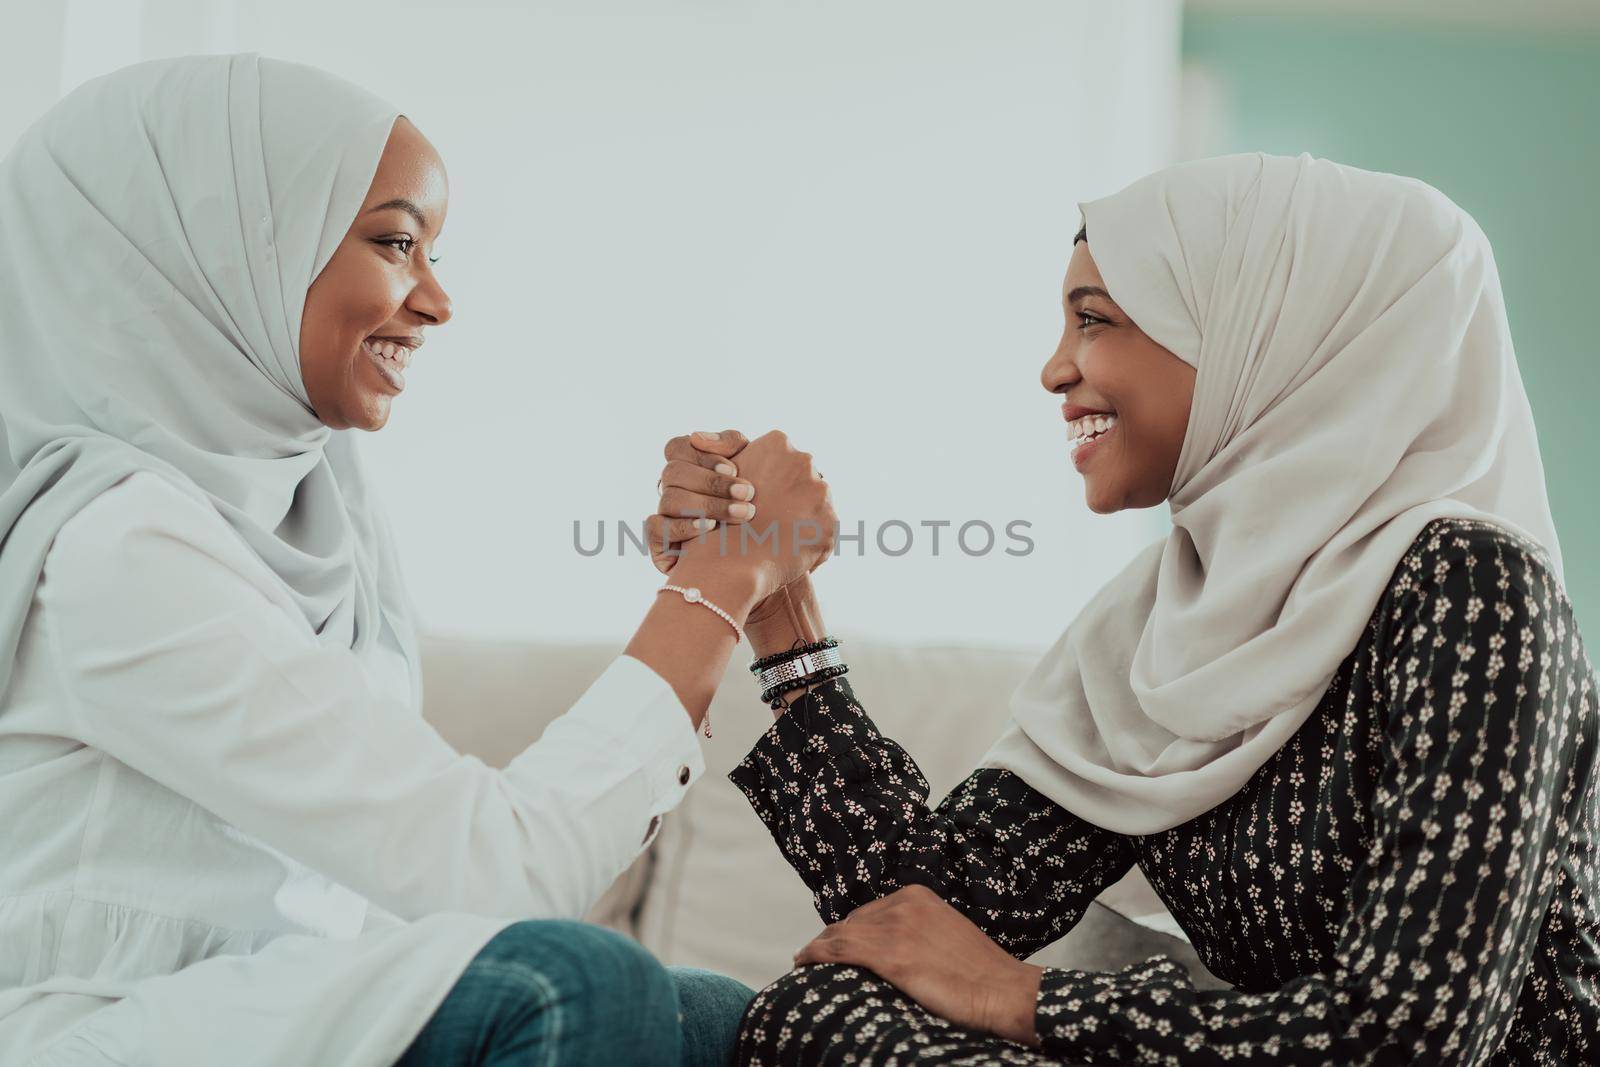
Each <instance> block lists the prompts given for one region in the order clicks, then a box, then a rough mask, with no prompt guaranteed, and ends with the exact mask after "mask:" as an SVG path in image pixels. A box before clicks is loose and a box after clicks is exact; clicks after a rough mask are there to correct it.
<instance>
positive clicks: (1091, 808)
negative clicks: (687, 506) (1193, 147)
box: [696, 154, 1600, 1065]
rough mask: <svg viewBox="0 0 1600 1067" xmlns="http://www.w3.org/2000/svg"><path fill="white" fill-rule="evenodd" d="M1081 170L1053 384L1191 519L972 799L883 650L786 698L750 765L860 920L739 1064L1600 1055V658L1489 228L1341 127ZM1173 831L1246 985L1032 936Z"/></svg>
mask: <svg viewBox="0 0 1600 1067" xmlns="http://www.w3.org/2000/svg"><path fill="white" fill-rule="evenodd" d="M1080 206H1081V209H1082V212H1083V217H1084V221H1085V226H1084V230H1083V231H1080V234H1079V237H1078V239H1077V240H1076V241H1075V242H1074V245H1075V248H1074V253H1073V256H1072V261H1071V263H1070V265H1069V266H1068V270H1067V278H1066V283H1065V287H1064V294H1063V295H1064V298H1065V305H1066V311H1067V317H1068V328H1067V329H1066V331H1065V333H1064V335H1063V337H1062V340H1061V343H1060V345H1059V346H1058V347H1057V349H1056V351H1055V353H1054V354H1053V355H1052V356H1051V357H1050V360H1049V361H1048V362H1047V364H1046V365H1045V367H1044V371H1043V376H1042V379H1043V383H1044V386H1045V388H1046V389H1047V390H1048V391H1050V392H1051V393H1052V394H1064V398H1065V404H1064V414H1065V416H1066V417H1067V419H1068V420H1069V425H1070V427H1071V432H1072V434H1073V436H1074V437H1080V438H1081V437H1087V436H1088V435H1090V434H1099V435H1100V436H1097V437H1096V438H1095V439H1094V440H1093V441H1090V442H1087V443H1083V444H1080V445H1079V446H1078V448H1077V449H1076V450H1075V451H1074V453H1073V457H1072V458H1073V463H1074V465H1075V466H1077V467H1078V469H1079V470H1080V471H1081V472H1082V473H1083V476H1084V478H1085V482H1086V493H1087V497H1088V503H1089V506H1090V508H1091V510H1093V511H1095V512H1096V513H1099V514H1106V513H1109V512H1113V511H1117V510H1119V509H1121V508H1124V507H1151V506H1155V505H1156V504H1159V503H1161V502H1162V501H1167V502H1168V503H1169V504H1170V507H1171V515H1172V523H1173V529H1172V531H1171V533H1170V534H1169V535H1168V536H1167V537H1165V538H1162V539H1160V540H1158V541H1156V542H1155V543H1152V544H1151V545H1150V546H1149V547H1148V548H1146V549H1145V550H1143V551H1141V552H1140V553H1139V554H1138V555H1137V556H1135V557H1134V559H1133V560H1132V561H1131V562H1130V563H1129V564H1128V565H1127V566H1126V567H1125V568H1124V569H1123V570H1122V572H1121V573H1119V574H1118V575H1117V576H1116V577H1115V578H1113V579H1112V580H1111V581H1110V582H1108V583H1106V585H1105V586H1104V587H1103V588H1102V589H1101V590H1100V591H1099V592H1098V593H1097V594H1096V595H1095V597H1094V598H1093V599H1092V600H1091V601H1090V602H1089V603H1088V604H1087V605H1086V606H1085V608H1084V609H1083V611H1082V613H1081V614H1080V615H1079V617H1078V618H1077V619H1076V620H1074V621H1073V623H1072V624H1071V625H1070V626H1069V627H1068V628H1067V630H1066V632H1065V633H1064V634H1063V635H1062V636H1061V638H1060V639H1059V640H1058V641H1057V642H1056V643H1055V645H1054V647H1052V648H1051V649H1050V651H1049V652H1048V654H1047V655H1046V656H1045V657H1044V659H1043V660H1042V661H1041V662H1040V663H1039V665H1038V666H1037V668H1036V669H1035V670H1034V671H1033V673H1032V674H1031V675H1030V676H1029V677H1028V678H1027V679H1026V681H1025V682H1024V683H1023V684H1022V685H1021V686H1020V687H1019V688H1018V690H1017V692H1016V693H1015V694H1014V696H1013V698H1012V703H1011V708H1012V712H1013V721H1012V722H1011V724H1010V725H1009V727H1008V728H1007V730H1006V731H1005V733H1004V734H1003V735H1002V736H1001V737H1000V738H999V740H998V741H997V742H996V743H995V744H994V745H993V747H992V749H991V750H990V751H989V752H988V754H987V755H986V756H985V758H984V759H983V760H982V761H981V766H980V768H979V769H978V770H977V771H975V772H974V773H973V774H972V775H971V777H969V778H968V779H967V780H966V781H965V782H963V783H962V784H961V785H959V786H958V787H957V788H956V789H954V790H953V791H952V792H951V794H950V795H949V796H948V797H947V798H945V800H944V801H943V802H942V803H941V804H940V805H939V806H938V807H937V808H936V809H933V810H930V809H929V807H928V806H927V803H926V801H927V796H928V786H927V783H926V781H925V780H924V779H923V778H922V776H921V774H920V772H919V771H918V770H917V767H916V764H915V763H914V762H913V761H912V760H911V758H910V756H908V755H907V754H906V753H905V752H904V751H903V750H902V749H901V748H900V747H899V746H898V745H896V744H895V743H894V742H892V741H890V740H888V739H886V738H884V737H882V736H881V735H880V734H879V733H878V732H877V730H876V729H875V727H874V726H873V725H872V723H871V721H870V720H869V719H868V717H867V714H866V711H865V710H864V708H863V706H862V703H861V702H860V701H859V700H858V699H857V698H856V696H855V694H854V692H853V690H852V689H851V687H850V685H849V683H848V682H847V681H845V680H844V679H837V680H831V681H825V682H822V683H821V684H820V685H817V686H814V687H812V688H811V689H810V690H809V691H807V692H805V693H804V694H801V693H799V691H798V690H797V691H796V692H795V693H793V694H791V697H795V698H796V699H793V700H792V702H790V703H789V704H788V706H787V707H786V708H784V707H781V706H780V707H778V708H777V709H776V710H777V711H778V718H777V721H776V722H775V723H774V725H773V726H772V728H771V730H770V731H769V732H768V733H767V734H766V735H765V736H764V737H763V738H762V739H761V740H760V741H759V742H758V743H757V744H756V746H755V747H754V748H753V749H752V751H751V753H750V754H749V756H748V757H747V758H746V759H745V761H744V762H743V763H742V764H741V765H740V766H739V767H738V768H736V769H735V770H734V772H733V773H732V775H731V777H732V779H733V780H734V782H735V783H737V784H738V786H739V787H740V788H741V789H742V790H743V791H744V792H745V793H746V795H747V796H748V797H749V799H750V801H751V803H752V804H753V806H754V807H755V809H756V811H757V813H758V814H759V815H760V817H761V818H762V820H763V821H764V822H765V823H766V824H767V826H768V827H769V828H770V829H771V831H772V834H773V838H774V840H776V841H777V843H778V845H779V847H780V848H781V849H782V850H783V852H784V854H785V855H786V856H787V858H788V859H789V861H790V862H791V864H792V865H793V866H794V868H795V869H796V871H797V872H798V873H799V874H800V876H801V878H802V879H803V880H804V881H805V882H806V884H807V885H808V886H809V887H810V888H811V889H812V890H813V893H814V896H815V901H816V904H817V908H818V911H819V913H820V914H821V916H822V918H823V920H824V921H825V922H826V923H828V924H830V925H829V926H828V927H827V929H826V930H825V931H824V932H823V933H822V934H821V935H820V936H819V937H817V938H816V939H815V940H814V941H812V942H811V943H810V944H808V945H806V946H805V947H804V948H803V949H802V950H801V951H800V953H799V954H798V955H797V957H796V962H797V963H798V964H801V965H802V966H800V968H799V969H797V970H796V971H794V972H792V973H791V974H790V975H788V976H787V977H785V978H783V979H781V980H779V981H778V982H777V983H775V984H773V985H772V986H770V987H768V988H767V989H766V990H764V991H763V992H761V993H760V994H759V995H758V996H757V998H756V1000H755V1001H754V1002H753V1004H752V1005H751V1008H750V1010H749V1012H748V1013H747V1014H746V1016H745V1019H744V1021H743V1024H742V1029H741V1044H740V1056H739V1058H740V1060H741V1062H745V1063H751V1064H769V1063H785V1064H789V1063H812V1062H823V1061H824V1060H825V1059H827V1058H828V1057H831V1056H833V1055H835V1053H836V1051H837V1050H838V1049H840V1048H841V1047H842V1048H847V1049H849V1050H850V1051H851V1052H852V1053H854V1054H855V1057H856V1058H855V1059H853V1060H852V1061H851V1062H854V1063H860V1064H872V1063H887V1062H891V1061H892V1062H895V1063H912V1062H914V1063H944V1062H952V1063H953V1062H963V1063H970V1062H977V1061H978V1060H980V1059H981V1061H982V1062H985V1063H990V1062H1004V1063H1049V1062H1056V1063H1059V1062H1066V1061H1070V1062H1094V1063H1173V1064H1177V1063H1213V1062H1222V1061H1227V1060H1243V1061H1247V1062H1250V1063H1258V1064H1260V1063H1267V1064H1280V1063H1282V1064H1329V1065H1346V1064H1354V1063H1412V1062H1418V1063H1428V1064H1442V1063H1452V1064H1453V1063H1495V1064H1501V1063H1507V1064H1509V1063H1541V1064H1571V1063H1578V1062H1584V1063H1592V1062H1597V1060H1600V999H1597V998H1600V950H1597V945H1600V912H1597V910H1596V909H1597V907H1600V853H1597V844H1600V808H1597V802H1596V786H1595V773H1594V772H1595V745H1596V711H1597V707H1596V703H1597V697H1600V686H1597V683H1596V678H1595V674H1594V670H1593V667H1592V665H1591V664H1590V662H1589V660H1588V658H1587V656H1586V654H1585V651H1584V647H1583V643H1582V640H1581V639H1580V637H1579V634H1578V630H1577V626H1576V623H1575V621H1574V618H1573V614H1572V608H1571V604H1570V603H1569V601H1568V599H1567V597H1566V594H1565V592H1564V590H1563V588H1562V585H1561V580H1562V578H1561V575H1562V571H1561V554H1560V549H1559V546H1558V544H1557V540H1556V533H1555V528H1554V525H1553V523H1552V520H1551V516H1550V511H1549V507H1548V504H1547V501H1546V496H1545V488H1544V471H1543V467H1542V464H1541V461H1540V458H1539V451H1538V445H1537V441H1536V438H1535V434H1534V425H1533V420H1532V414H1531V411H1530V409H1529V405H1528V402H1527V398H1526V395H1525V393H1524V391H1523V387H1522V381H1521V377H1520V373H1519V371H1518V368H1517V364H1516V359H1515V356H1514V354H1513V350H1512V345H1511V338H1510V335H1509V332H1508V329H1507V322H1506V316H1505V310H1504V306H1503V303H1502V299H1501V294H1500V285H1499V278H1498V275H1497V273H1496V270H1495V266H1494V260H1493V257H1492V255H1491V252H1490V249H1489V245H1488V242H1487V240H1486V238H1485V237H1484V235H1483V233H1482V231H1481V230H1480V229H1479V228H1478V226H1477V225H1476V224H1475V223H1474V222H1473V221H1472V219H1471V218H1470V217H1468V216H1467V215H1466V213H1465V212H1463V211H1461V210H1460V209H1459V208H1457V207H1456V206H1455V205H1454V204H1453V203H1451V202H1450V201H1449V200H1448V199H1447V198H1445V197H1444V196H1443V195H1441V194H1439V193H1438V192H1437V191H1435V190H1433V189H1431V188H1429V187H1428V186H1426V185H1424V184H1423V183H1421V182H1418V181H1414V180H1411V179H1406V178H1400V177H1395V176H1393V175H1387V174H1377V173H1371V172H1367V171H1362V170H1358V169H1355V168H1352V167H1346V166H1341V165H1338V164H1335V163H1331V162H1328V161H1326V160H1320V159H1313V158H1312V157H1310V156H1307V155H1302V156H1300V157H1298V158H1289V157H1274V156H1264V155H1260V154H1251V155H1239V156H1229V157H1224V158H1220V159H1211V160H1201V161H1196V162H1191V163H1185V164H1182V165H1179V166H1175V167H1172V168H1169V169H1167V170H1163V171H1161V172H1158V173H1156V174H1153V175H1151V176H1149V177H1146V178H1144V179H1142V180H1140V181H1138V182H1135V183H1134V184H1133V185H1131V186H1129V187H1128V188H1126V189H1124V190H1123V191H1121V192H1119V193H1117V194H1115V195H1113V196H1110V197H1107V198H1105V199H1101V200H1096V201H1092V202H1089V203H1085V204H1082V205H1080ZM1091 248H1092V249H1093V255H1091V254H1090V249H1091ZM1091 412H1094V413H1101V414H1090V413H1091ZM697 445H698V447H697V449H696V451H697V452H698V453H700V454H705V453H709V452H714V451H720V452H721V453H722V454H724V455H732V454H734V452H733V450H731V449H727V448H719V447H718V446H717V445H716V444H715V443H713V442H707V441H699V442H697ZM702 506H703V505H702ZM783 596H784V598H786V599H787V600H788V601H789V602H790V605H791V608H792V610H791V611H789V612H779V613H777V614H776V615H775V616H774V617H775V618H776V619H780V620H781V619H790V620H792V621H791V622H790V623H789V624H788V625H787V628H785V627H782V626H771V625H769V626H768V627H767V628H766V629H765V630H764V631H763V632H761V633H759V634H758V633H757V632H755V631H752V643H753V645H754V647H755V651H756V652H757V653H758V654H760V653H763V652H765V651H767V650H770V649H774V648H784V647H787V646H788V645H789V644H791V643H792V642H793V641H795V640H800V639H806V640H810V639H814V638H815V637H816V636H818V635H820V633H821V632H822V626H821V616H820V612H819V610H818V608H817V605H816V603H815V601H814V599H813V598H812V596H811V593H810V584H809V582H808V581H806V580H804V579H802V580H801V581H799V582H797V583H796V584H795V585H794V586H791V587H790V588H789V590H788V591H787V592H786V593H785V594H783ZM893 698H894V695H893V693H886V694H882V695H881V697H880V699H891V700H892V699H893ZM1135 864H1137V865H1138V866H1139V867H1140V868H1141V869H1142V870H1143V872H1144V874H1145V875H1146V877H1147V878H1148V880H1149V882H1150V884H1151V885H1152V887H1153V888H1154V889H1155V891H1156V892H1157V893H1158V894H1160V896H1161V897H1162V898H1163V900H1164V902H1165V903H1166V905H1167V906H1168V908H1169V910H1170V911H1171V913H1172V914H1173V916H1174V917H1175V919H1176V920H1177V922H1178V923H1179V924H1181V926H1182V928H1183V930H1184V931H1185V933H1186V934H1187V935H1188V937H1189V938H1190V940H1191V941H1192V942H1193V944H1194V946H1195V949H1196V951H1197V952H1198V954H1199V956H1200V959H1201V960H1202V962H1204V963H1205V964H1206V966H1207V967H1208V968H1209V969H1210V970H1211V971H1212V972H1213V973H1214V974H1215V975H1216V976H1218V977H1220V978H1221V979H1223V980H1225V981H1226V982H1228V983H1230V984H1232V985H1233V986H1236V987H1237V988H1236V989H1224V990H1206V991H1197V990H1196V989H1195V988H1194V987H1193V986H1192V985H1191V983H1190V981H1189V978H1188V975H1187V974H1186V973H1185V972H1184V971H1183V969H1182V968H1181V967H1179V966H1177V965H1176V964H1175V963H1174V962H1173V961H1171V960H1168V959H1164V958H1157V959H1155V960H1153V961H1147V962H1146V963H1145V964H1142V965H1138V966H1134V967H1131V968H1128V969H1127V970H1124V971H1122V972H1120V973H1117V974H1095V973H1087V972H1078V971H1068V970H1059V969H1041V968H1039V967H1035V966H1031V965H1028V964H1027V963H1025V962H1023V961H1024V960H1026V958H1027V957H1028V956H1030V955H1031V954H1033V953H1034V952H1036V951H1037V950H1038V949H1040V948H1042V947H1043V946H1045V945H1047V944H1049V943H1050V942H1052V941H1054V940H1056V939H1057V938H1059V937H1060V936H1062V935H1063V934H1064V933H1066V932H1067V931H1068V930H1069V929H1071V928H1072V926H1073V925H1074V924H1075V923H1076V922H1077V921H1078V919H1079V917H1080V916H1081V915H1082V913H1083V911H1084V909H1085V908H1086V907H1087V905H1088V904H1089V902H1090V901H1091V900H1092V899H1093V898H1094V897H1095V896H1096V895H1097V894H1098V893H1099V892H1100V891H1101V890H1102V889H1103V888H1105V887H1106V886H1108V885H1110V884H1111V883H1112V882H1114V881H1116V880H1117V879H1118V878H1120V877H1121V876H1122V875H1123V874H1124V873H1126V872H1127V871H1128V870H1129V869H1130V868H1131V867H1132V866H1134V865H1135ZM869 972H870V973H869ZM827 1062H833V1060H831V1059H827Z"/></svg>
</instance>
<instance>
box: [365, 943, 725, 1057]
mask: <svg viewBox="0 0 1600 1067" xmlns="http://www.w3.org/2000/svg"><path fill="white" fill-rule="evenodd" d="M754 995H755V994H754V991H753V990H751V989H749V988H748V987H746V986H744V985H743V984H741V983H739V982H736V981H734V980H733V979H731V978H725V977H723V976H722V975H718V974H712V973H711V972H709V971H700V970H693V969H689V968H672V969H670V970H669V969H668V968H666V967H663V966H662V965H661V964H660V963H658V962H657V961H656V959H655V957H654V956H652V955H650V953H649V952H647V951H645V949H644V948H642V947H641V946H640V945H639V944H638V943H637V942H635V941H633V940H631V939H630V938H627V937H625V936H623V935H622V934H619V933H616V932H615V931H612V930H607V929H605V928H604V927H600V926H593V925H590V924H588V923H580V922H570V921H567V920H560V919H548V920H537V921H528V922H519V923H513V924H512V925H510V926H508V927H506V928H505V929H504V930H502V931H501V932H500V933H499V934H497V935H496V936H495V937H494V938H493V939H492V940H490V942H489V943H488V944H487V945H485V946H484V947H483V950H482V951H481V952H479V953H478V955H477V956H476V957H474V958H473V960H472V962H471V963H469V964H468V965H467V968H466V970H465V971H464V972H463V973H462V975H461V977H460V978H459V979H458V980H457V981H456V984H455V986H454V987H453V988H452V989H451V991H450V994H449V995H448V996H447V997H445V999H444V1002H443V1003H442V1004H440V1005H439V1010H438V1011H436V1012H434V1014H433V1018H432V1019H430V1020H429V1021H428V1025H427V1026H425V1027H423V1029H422V1032H421V1033H419V1034H418V1035H417V1038H416V1040H415V1041H413V1042H412V1044H411V1047H410V1048H408V1049H407V1050H406V1052H405V1055H403V1056H402V1057H401V1058H400V1059H399V1060H398V1061H396V1067H511V1065H513V1064H515V1065H516V1067H535V1065H538V1067H544V1065H549V1067H616V1065H618V1064H629V1065H635V1067H654V1065H660V1067H679V1065H680V1064H684V1065H694V1067H702V1065H704V1067H711V1065H720V1064H729V1063H732V1062H733V1046H734V1041H735V1036H736V1034H737V1032H738V1028H739V1018H740V1016H741V1015H742V1014H743V1013H744V1009H745V1006H746V1005H747V1004H748V1003H749V1002H750V1000H751V998H752V997H753V996H754Z"/></svg>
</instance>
